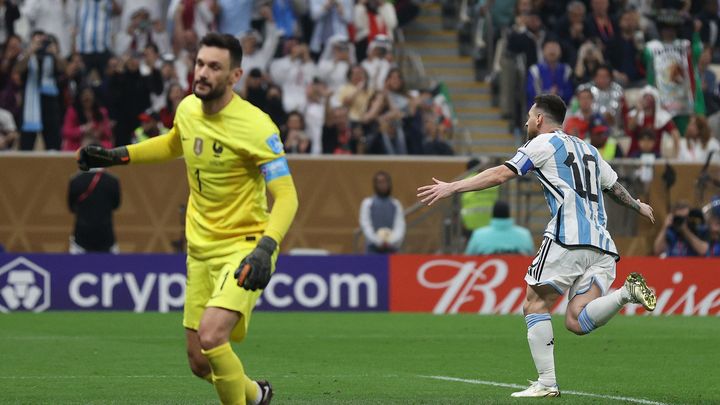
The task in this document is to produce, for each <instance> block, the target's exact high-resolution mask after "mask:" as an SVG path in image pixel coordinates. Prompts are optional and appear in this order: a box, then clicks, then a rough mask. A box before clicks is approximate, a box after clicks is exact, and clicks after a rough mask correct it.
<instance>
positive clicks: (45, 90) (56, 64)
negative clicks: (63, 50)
mask: <svg viewBox="0 0 720 405" xmlns="http://www.w3.org/2000/svg"><path fill="white" fill-rule="evenodd" d="M64 70H65V60H64V59H62V58H60V57H59V56H58V45H57V40H55V38H54V37H52V36H48V35H46V34H45V33H44V32H42V31H35V32H33V34H32V36H31V39H30V47H29V49H28V50H27V52H26V53H25V54H24V55H23V56H22V57H21V58H20V60H19V61H18V63H17V65H16V66H15V72H16V73H18V74H19V75H20V76H21V77H22V78H23V86H24V88H25V92H24V94H23V110H22V127H21V131H22V134H21V137H20V149H21V150H32V149H34V147H35V137H36V136H37V133H38V132H40V133H42V135H43V139H44V141H45V149H54V150H58V149H60V126H61V125H62V111H61V99H60V89H59V86H58V82H59V79H60V75H61V72H63V71H64Z"/></svg>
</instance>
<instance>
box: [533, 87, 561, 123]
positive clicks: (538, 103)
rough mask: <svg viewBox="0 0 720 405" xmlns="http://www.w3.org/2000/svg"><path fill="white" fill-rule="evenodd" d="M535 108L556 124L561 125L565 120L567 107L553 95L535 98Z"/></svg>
mask: <svg viewBox="0 0 720 405" xmlns="http://www.w3.org/2000/svg"><path fill="white" fill-rule="evenodd" d="M535 108H537V109H538V110H541V111H542V112H544V113H545V114H546V115H547V116H548V118H550V119H551V120H552V121H553V122H555V123H556V124H562V123H563V121H564V120H565V111H567V106H565V102H564V101H563V99H561V98H560V97H558V96H556V95H554V94H541V95H539V96H535Z"/></svg>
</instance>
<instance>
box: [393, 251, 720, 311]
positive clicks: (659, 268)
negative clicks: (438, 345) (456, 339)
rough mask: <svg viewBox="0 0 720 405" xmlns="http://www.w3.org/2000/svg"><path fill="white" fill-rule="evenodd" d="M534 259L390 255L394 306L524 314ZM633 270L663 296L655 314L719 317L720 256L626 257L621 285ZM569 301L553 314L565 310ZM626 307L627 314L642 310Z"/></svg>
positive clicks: (621, 266) (620, 266)
mask: <svg viewBox="0 0 720 405" xmlns="http://www.w3.org/2000/svg"><path fill="white" fill-rule="evenodd" d="M531 261H532V258H530V257H517V256H428V255H397V256H391V257H390V310H391V311H394V312H432V313H436V314H454V313H481V314H509V313H521V312H522V303H523V299H524V297H525V288H526V284H525V281H524V277H525V274H526V272H527V267H528V266H529V265H530V262H531ZM633 271H638V272H641V273H642V274H643V275H645V278H646V279H647V281H648V284H649V285H650V287H651V288H652V289H653V290H655V293H656V294H657V297H658V303H657V308H656V310H655V311H654V312H653V315H661V314H682V315H720V260H719V259H657V258H645V257H631V258H623V259H622V260H621V261H620V262H619V263H618V268H617V278H616V280H615V282H614V283H613V287H614V288H618V287H619V286H620V285H621V283H622V281H623V280H625V277H626V276H627V275H628V274H629V273H630V272H633ZM566 305H567V301H566V299H563V300H560V302H559V303H558V305H557V306H556V308H555V309H554V311H553V312H554V313H564V311H565V306H566ZM644 312H645V311H644V310H643V309H642V307H640V306H638V305H627V306H626V307H625V309H624V310H623V313H625V314H628V315H630V314H643V313H644Z"/></svg>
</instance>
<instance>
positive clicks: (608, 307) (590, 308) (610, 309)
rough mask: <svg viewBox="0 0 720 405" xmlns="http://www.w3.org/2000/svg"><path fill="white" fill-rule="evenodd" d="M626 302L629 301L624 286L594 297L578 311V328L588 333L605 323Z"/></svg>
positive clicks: (628, 294)
mask: <svg viewBox="0 0 720 405" xmlns="http://www.w3.org/2000/svg"><path fill="white" fill-rule="evenodd" d="M628 302H630V293H629V292H628V291H627V289H625V287H624V286H623V287H621V288H620V289H619V290H615V291H613V292H612V293H610V294H608V295H606V296H603V297H598V298H595V299H594V300H592V301H590V302H589V303H588V304H587V306H585V308H584V309H583V310H582V311H581V312H580V316H579V317H578V321H579V322H580V329H582V331H583V332H585V333H590V332H592V331H593V330H594V329H595V328H599V327H600V326H603V325H605V324H606V323H608V321H609V320H610V318H612V317H613V316H615V314H617V313H618V311H620V308H622V307H623V306H624V305H625V304H627V303H628Z"/></svg>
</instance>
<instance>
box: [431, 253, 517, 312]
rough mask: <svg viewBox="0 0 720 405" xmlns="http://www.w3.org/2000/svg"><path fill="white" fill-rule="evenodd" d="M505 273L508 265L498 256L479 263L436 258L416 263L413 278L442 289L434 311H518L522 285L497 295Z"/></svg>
mask: <svg viewBox="0 0 720 405" xmlns="http://www.w3.org/2000/svg"><path fill="white" fill-rule="evenodd" d="M508 273H509V270H508V265H507V263H506V262H505V261H504V260H502V259H490V260H486V261H484V262H481V263H477V262H474V261H470V262H460V261H455V260H445V259H438V260H431V261H428V262H426V263H424V264H423V265H422V266H420V268H419V269H418V272H417V281H418V283H420V285H421V286H423V287H425V288H429V289H440V290H444V292H443V294H442V296H441V297H440V299H439V300H438V302H437V304H435V307H434V308H433V313H435V314H456V313H458V312H477V313H481V314H491V313H501V314H507V313H514V312H521V311H522V299H523V297H524V289H523V288H522V287H514V288H511V289H510V290H509V291H507V292H506V294H505V295H504V296H503V297H501V298H498V293H499V291H497V290H496V289H497V287H500V286H501V285H503V283H505V280H506V279H507V277H508ZM498 302H499V304H498Z"/></svg>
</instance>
